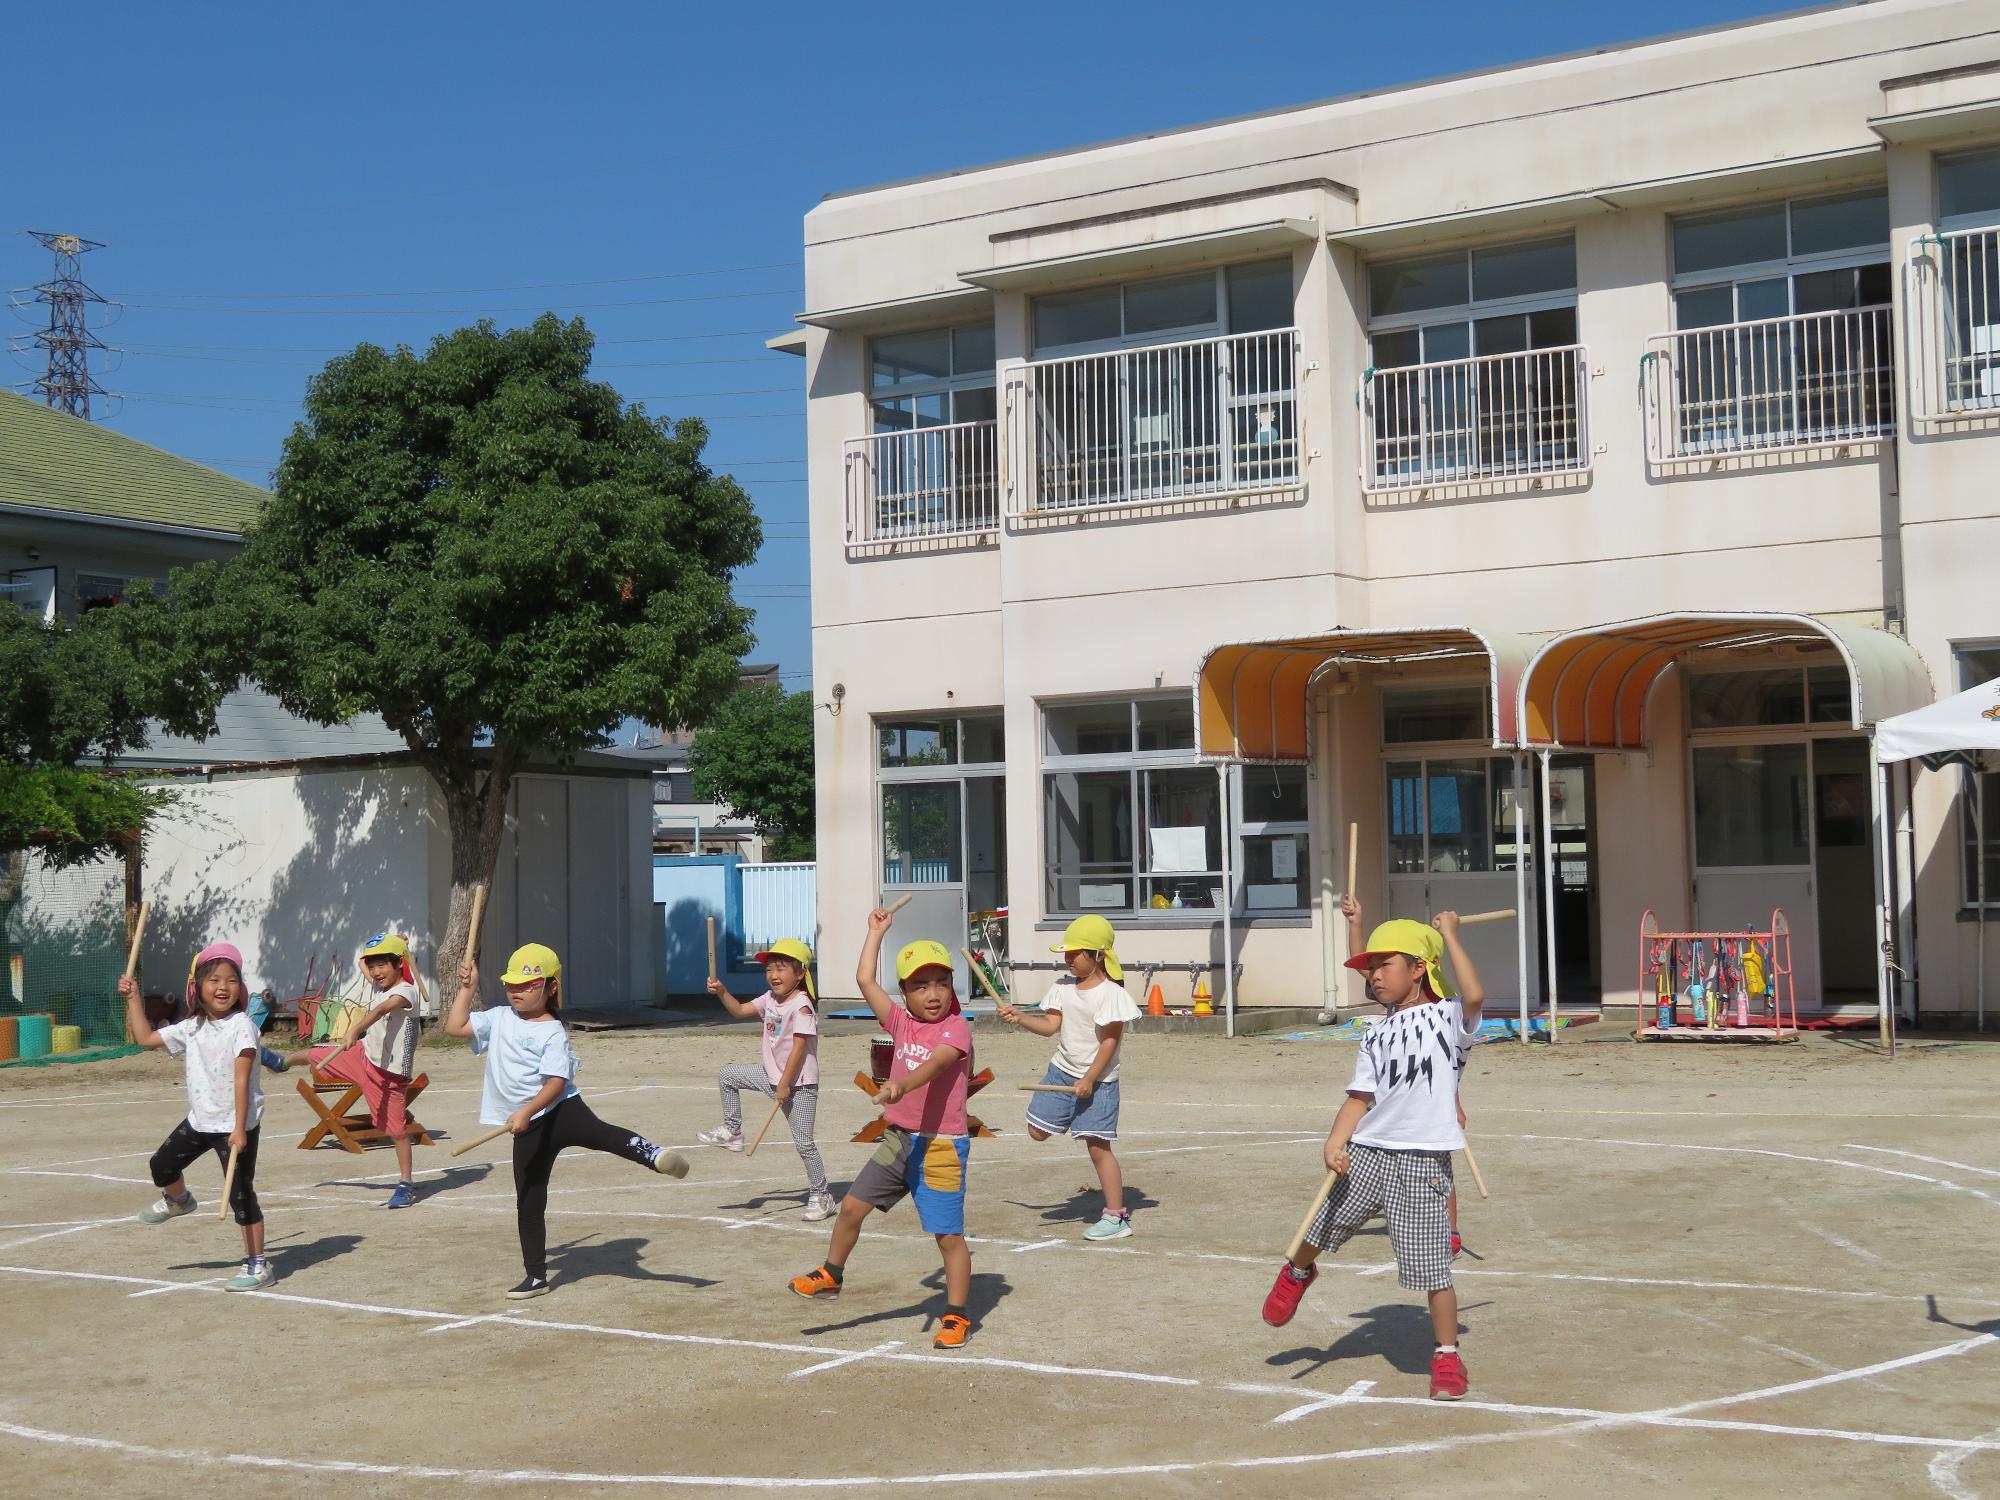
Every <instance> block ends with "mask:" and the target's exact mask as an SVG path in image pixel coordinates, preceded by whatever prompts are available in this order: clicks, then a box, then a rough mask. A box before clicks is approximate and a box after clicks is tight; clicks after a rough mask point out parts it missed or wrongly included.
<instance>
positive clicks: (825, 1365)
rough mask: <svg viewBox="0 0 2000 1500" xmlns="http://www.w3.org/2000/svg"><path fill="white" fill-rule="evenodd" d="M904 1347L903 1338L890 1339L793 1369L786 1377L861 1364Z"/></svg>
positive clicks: (796, 1378) (803, 1375)
mask: <svg viewBox="0 0 2000 1500" xmlns="http://www.w3.org/2000/svg"><path fill="white" fill-rule="evenodd" d="M902 1347H903V1341H902V1340H901V1339H890V1340H889V1341H888V1342H887V1343H882V1344H877V1345H876V1346H875V1347H874V1348H872V1349H856V1350H855V1351H854V1352H853V1353H851V1354H840V1355H836V1356H834V1357H833V1358H832V1359H823V1360H821V1361H820V1362H819V1363H818V1364H816V1365H807V1366H806V1367H805V1368H804V1369H803V1370H794V1371H792V1372H791V1373H790V1374H789V1375H787V1376H786V1377H785V1379H787V1380H803V1379H805V1377H806V1376H808V1375H819V1374H822V1373H824V1372H825V1371H827V1370H838V1369H840V1368H841V1367H842V1366H844V1365H853V1364H859V1363H860V1362H861V1361H862V1360H864V1359H872V1358H874V1357H875V1356H876V1355H878V1354H887V1353H889V1352H890V1351H891V1350H895V1349H900V1348H902Z"/></svg>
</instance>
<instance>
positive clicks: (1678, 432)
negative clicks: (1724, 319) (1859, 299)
mask: <svg viewBox="0 0 2000 1500" xmlns="http://www.w3.org/2000/svg"><path fill="white" fill-rule="evenodd" d="M1640 383H1641V387H1642V389H1643V391H1644V395H1645V407H1646V456H1647V459H1648V461H1649V462H1651V463H1652V464H1653V465H1655V466H1656V467H1657V466H1664V465H1672V464H1680V463H1688V462H1693V461H1699V460H1705V459H1714V460H1721V459H1724V458H1728V457H1732V456H1738V455H1765V454H1779V453H1797V452H1800V451H1802V450H1806V449H1817V448H1830V447H1839V446H1842V445H1845V444H1850V443H1857V442H1868V441H1872V440H1874V439H1877V438H1883V437H1887V436H1889V435H1890V434H1892V433H1893V432H1894V431H1895V429H1896V365H1895V356H1894V353H1893V344H1892V334H1891V316H1890V309H1889V308H1888V307H1887V306H1879V307H1859V308H1849V309H1844V310H1841V311H1838V312H1823V313H1805V314H1800V315H1796V316H1793V317H1789V318H1760V319H1758V320H1756V321H1754V322H1749V323H1727V324H1722V325H1720V326H1717V327H1712V328H1688V329H1683V330H1681V331H1680V332H1678V333H1668V334H1662V335H1660V336H1659V337H1657V338H1653V339H1649V340H1648V341H1647V350H1646V353H1645V355H1644V356H1643V358H1642V359H1641V360H1640Z"/></svg>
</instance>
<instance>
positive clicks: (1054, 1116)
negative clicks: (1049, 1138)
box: [1028, 1063, 1118, 1141]
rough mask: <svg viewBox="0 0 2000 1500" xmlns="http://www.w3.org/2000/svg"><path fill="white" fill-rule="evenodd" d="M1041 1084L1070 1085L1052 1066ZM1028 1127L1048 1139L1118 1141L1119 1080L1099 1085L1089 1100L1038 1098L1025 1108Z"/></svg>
mask: <svg viewBox="0 0 2000 1500" xmlns="http://www.w3.org/2000/svg"><path fill="white" fill-rule="evenodd" d="M1042 1082H1043V1083H1057V1084H1073V1083H1075V1082H1077V1080H1076V1079H1074V1078H1072V1077H1070V1075H1069V1074H1067V1073H1065V1072H1064V1071H1063V1070H1062V1069H1061V1068H1058V1067H1057V1066H1056V1065H1055V1064H1054V1063H1050V1064H1049V1070H1048V1072H1046V1073H1044V1074H1043V1075H1042ZM1028 1123H1029V1124H1030V1125H1032V1126H1034V1127H1035V1128H1036V1129H1037V1130H1046V1131H1047V1132H1048V1133H1049V1134H1050V1135H1074V1136H1090V1137H1092V1138H1093V1139H1095V1140H1100V1141H1115V1140H1117V1139H1118V1080H1117V1079H1115V1078H1113V1079H1111V1080H1109V1081H1108V1082H1101V1083H1099V1084H1098V1085H1097V1087H1096V1088H1094V1089H1092V1090H1091V1091H1090V1097H1089V1098H1088V1099H1079V1098H1077V1097H1076V1095H1074V1094H1037V1095H1035V1097H1034V1100H1033V1102H1032V1103H1030V1104H1029V1105H1028Z"/></svg>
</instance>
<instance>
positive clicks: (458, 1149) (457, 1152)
mask: <svg viewBox="0 0 2000 1500" xmlns="http://www.w3.org/2000/svg"><path fill="white" fill-rule="evenodd" d="M511 1134H513V1127H512V1126H510V1125H500V1126H496V1127H495V1128H494V1129H492V1130H489V1131H487V1132H486V1134H484V1135H482V1136H479V1137H478V1138H477V1139H475V1140H470V1141H467V1142H466V1143H465V1144H464V1145H463V1146H454V1147H452V1150H451V1154H452V1155H453V1156H463V1155H465V1153H466V1152H468V1151H470V1150H472V1149H473V1148H474V1147H476V1146H483V1145H485V1144H486V1143H487V1142H488V1141H491V1140H496V1139H498V1138H499V1137H500V1136H503V1135H511Z"/></svg>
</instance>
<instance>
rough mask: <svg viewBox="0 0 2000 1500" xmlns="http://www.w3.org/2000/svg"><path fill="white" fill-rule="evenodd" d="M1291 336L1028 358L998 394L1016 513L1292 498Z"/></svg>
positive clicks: (1296, 480) (1298, 477) (1244, 336)
mask: <svg viewBox="0 0 2000 1500" xmlns="http://www.w3.org/2000/svg"><path fill="white" fill-rule="evenodd" d="M1297 339H1298V334H1297V331H1296V330H1295V329H1290V328H1281V329H1272V330H1269V331H1266V332H1260V333H1239V334H1229V335H1225V336H1224V337H1221V338H1208V339H1194V340H1190V341H1188V342H1185V343H1177V344H1156V345H1152V346H1150V347H1147V348H1143V349H1119V350H1113V351H1111V352H1109V353H1105V354H1080V355H1073V356H1069V357H1066V358H1061V359H1047V360H1036V361H1033V362H1031V363H1029V364H1027V365H1024V366H1023V367H1022V368H1021V372H1020V375H1019V377H1018V379H1017V381H1016V383H1014V384H1013V386H1012V387H1011V388H1010V390H1009V392H1008V398H1009V399H1008V410H1009V414H1010V418H1011V419H1013V420H1017V421H1020V422H1022V423H1023V426H1022V428H1020V429H1018V430H1019V432H1020V436H1021V439H1022V441H1021V442H1020V443H1019V445H1018V446H1017V447H1016V448H1015V450H1014V451H1016V452H1018V453H1020V454H1021V455H1022V459H1023V461H1022V464H1021V470H1022V472H1021V473H1020V474H1019V476H1018V482H1017V483H1015V484H1011V485H1010V486H1009V509H1010V512H1011V513H1013V514H1016V515H1024V516H1028V515H1031V516H1050V515H1065V514H1078V513H1086V512H1091V511H1099V510H1104V509H1109V508H1115V507H1131V506H1151V505H1162V504H1176V503H1182V502H1187V501H1198V500H1210V499H1222V498H1238V497H1243V496H1250V495H1272V494H1284V493H1290V492H1296V491H1297V490H1299V489H1300V487H1301V486H1302V485H1303V483H1304V477H1303V475H1304V470H1303V468H1302V461H1303V451H1302V449H1301V446H1300V440H1299V406H1298V395H1297V390H1296V386H1295V375H1296V370H1297Z"/></svg>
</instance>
